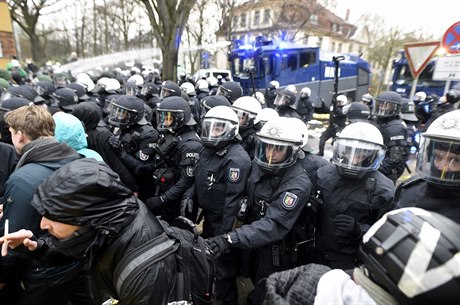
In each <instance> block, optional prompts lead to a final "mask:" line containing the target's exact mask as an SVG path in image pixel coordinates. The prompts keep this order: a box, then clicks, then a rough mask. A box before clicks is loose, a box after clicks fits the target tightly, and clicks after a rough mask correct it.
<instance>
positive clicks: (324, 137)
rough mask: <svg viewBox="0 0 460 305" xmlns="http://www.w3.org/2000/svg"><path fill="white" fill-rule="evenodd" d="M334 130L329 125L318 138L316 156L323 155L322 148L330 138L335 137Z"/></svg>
mask: <svg viewBox="0 0 460 305" xmlns="http://www.w3.org/2000/svg"><path fill="white" fill-rule="evenodd" d="M335 134H336V130H335V128H334V127H332V125H329V126H328V127H327V128H326V130H325V131H324V132H323V133H322V134H321V137H320V138H319V146H318V155H320V156H323V155H324V146H325V145H326V141H327V140H329V139H330V138H333V137H335Z"/></svg>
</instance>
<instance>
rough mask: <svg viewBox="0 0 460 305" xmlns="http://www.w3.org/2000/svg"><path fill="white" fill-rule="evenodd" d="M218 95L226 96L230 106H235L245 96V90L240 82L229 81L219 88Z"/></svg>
mask: <svg viewBox="0 0 460 305" xmlns="http://www.w3.org/2000/svg"><path fill="white" fill-rule="evenodd" d="M216 95H223V96H225V97H226V98H227V100H228V101H229V102H230V104H233V103H234V102H235V101H236V100H237V99H239V98H240V97H242V96H243V88H242V87H241V85H240V83H238V82H233V81H228V82H225V83H223V84H222V85H220V86H219V88H218V89H217V92H216Z"/></svg>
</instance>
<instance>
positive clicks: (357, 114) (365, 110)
mask: <svg viewBox="0 0 460 305" xmlns="http://www.w3.org/2000/svg"><path fill="white" fill-rule="evenodd" d="M344 108H345V107H344ZM344 112H346V115H347V120H348V122H349V123H355V122H369V118H370V115H371V111H370V110H369V107H368V106H367V105H366V104H364V103H360V102H353V103H351V104H350V105H349V107H348V108H347V109H346V111H345V109H344Z"/></svg>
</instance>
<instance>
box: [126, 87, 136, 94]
mask: <svg viewBox="0 0 460 305" xmlns="http://www.w3.org/2000/svg"><path fill="white" fill-rule="evenodd" d="M125 94H126V95H133V96H135V95H136V94H137V87H135V86H129V87H126V88H125Z"/></svg>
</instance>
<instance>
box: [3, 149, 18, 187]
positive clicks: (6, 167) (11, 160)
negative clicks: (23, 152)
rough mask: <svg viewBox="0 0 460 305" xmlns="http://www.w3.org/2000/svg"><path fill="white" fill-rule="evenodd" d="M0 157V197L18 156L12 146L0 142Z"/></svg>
mask: <svg viewBox="0 0 460 305" xmlns="http://www.w3.org/2000/svg"><path fill="white" fill-rule="evenodd" d="M0 155H1V156H2V159H1V162H0V196H3V191H4V190H5V183H6V180H7V179H8V177H9V176H10V175H11V173H13V171H14V168H15V167H16V163H18V160H19V156H18V154H17V153H16V150H15V148H14V147H13V146H12V145H9V144H6V143H2V142H0Z"/></svg>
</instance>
